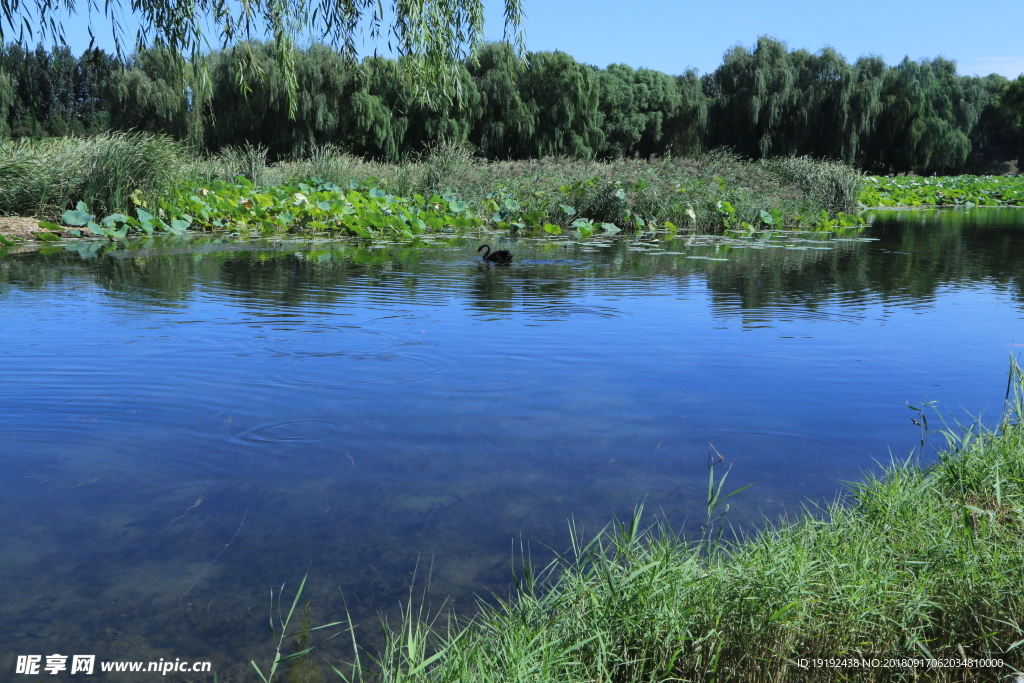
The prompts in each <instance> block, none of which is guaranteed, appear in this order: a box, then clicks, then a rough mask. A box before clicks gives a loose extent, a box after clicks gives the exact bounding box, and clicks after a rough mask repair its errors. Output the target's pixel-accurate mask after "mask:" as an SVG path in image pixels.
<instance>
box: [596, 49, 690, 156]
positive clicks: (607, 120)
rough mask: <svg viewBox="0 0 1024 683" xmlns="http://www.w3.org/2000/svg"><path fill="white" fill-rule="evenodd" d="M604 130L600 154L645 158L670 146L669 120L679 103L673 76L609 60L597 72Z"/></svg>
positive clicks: (660, 153) (663, 151) (666, 149)
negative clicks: (607, 63) (606, 66)
mask: <svg viewBox="0 0 1024 683" xmlns="http://www.w3.org/2000/svg"><path fill="white" fill-rule="evenodd" d="M597 75H598V83H599V85H600V98H599V107H598V108H599V110H600V112H601V116H602V118H603V120H602V123H601V127H602V129H603V131H604V134H605V145H604V148H603V149H602V150H601V154H602V156H608V157H612V158H621V157H629V156H638V157H641V158H645V159H646V158H648V157H650V156H652V155H654V154H658V155H664V154H665V153H666V152H667V151H669V149H670V148H671V144H672V140H671V136H670V133H671V131H670V129H669V125H668V124H669V121H670V120H671V119H672V117H673V116H674V115H676V113H677V111H678V109H679V108H680V107H681V106H682V102H683V97H682V92H681V91H680V90H679V88H678V86H677V85H676V81H675V79H673V78H672V77H671V76H669V75H668V74H665V73H662V72H660V71H653V70H651V69H633V68H632V67H629V66H626V65H625V64H610V65H609V66H608V68H607V69H602V70H600V71H598V72H597Z"/></svg>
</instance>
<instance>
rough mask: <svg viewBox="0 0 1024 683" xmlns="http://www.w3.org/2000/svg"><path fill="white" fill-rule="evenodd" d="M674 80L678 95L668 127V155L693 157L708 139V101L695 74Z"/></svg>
mask: <svg viewBox="0 0 1024 683" xmlns="http://www.w3.org/2000/svg"><path fill="white" fill-rule="evenodd" d="M674 80H675V82H676V89H677V90H678V91H679V108H678V109H676V111H675V113H674V114H673V115H672V116H670V117H669V120H668V123H667V127H668V142H669V145H668V150H667V151H668V153H670V154H673V155H675V156H693V155H696V154H699V153H700V152H701V150H702V149H703V147H704V140H705V138H706V137H707V131H708V98H707V97H706V96H705V95H704V89H703V88H702V86H701V81H700V77H698V76H697V72H696V71H695V70H693V69H690V70H688V71H687V72H686V73H685V74H682V75H680V76H676V77H675V79H674Z"/></svg>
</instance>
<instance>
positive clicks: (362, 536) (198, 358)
mask: <svg viewBox="0 0 1024 683" xmlns="http://www.w3.org/2000/svg"><path fill="white" fill-rule="evenodd" d="M1022 228H1024V212H1020V211H1012V210H990V211H982V210H975V211H971V212H944V213H943V212H900V213H890V214H878V215H877V216H876V218H875V222H874V224H873V225H872V227H870V228H869V229H867V230H865V231H863V232H862V233H859V234H849V235H842V236H833V238H832V239H825V238H823V237H820V236H814V235H810V234H798V235H794V236H790V237H788V238H785V239H781V238H776V239H773V240H769V241H765V240H763V239H759V238H754V239H747V240H739V239H737V240H732V241H731V242H730V243H724V244H723V243H717V244H716V243H712V242H711V241H709V240H705V239H694V238H679V239H676V240H673V241H671V242H662V243H658V242H657V241H655V240H651V241H646V242H644V241H637V240H634V241H633V242H630V241H628V240H618V241H612V240H608V241H601V240H591V241H589V242H587V243H584V244H573V243H568V242H563V243H555V242H549V241H544V240H529V239H521V240H518V241H514V242H509V243H507V244H503V245H502V247H503V248H509V249H511V250H512V251H513V252H514V254H515V261H514V263H513V264H512V265H511V266H508V267H493V266H492V267H488V266H484V265H481V263H480V261H479V259H477V258H476V254H475V251H474V249H475V247H476V245H477V244H478V242H476V241H473V240H471V239H469V238H468V237H467V238H459V237H446V238H438V239H434V240H429V241H426V242H421V243H417V244H390V245H377V246H376V247H367V246H359V245H355V244H352V243H349V242H344V241H335V242H324V243H317V244H298V243H289V242H282V241H279V242H260V243H228V242H219V241H216V240H209V239H192V240H191V241H182V240H168V241H150V242H136V243H132V244H130V245H122V246H121V247H117V248H100V247H99V246H98V245H96V244H93V245H89V244H87V243H80V244H77V245H69V246H67V247H64V246H58V247H48V248H45V249H42V250H38V251H33V252H26V253H8V254H7V255H6V256H4V257H3V258H0V316H2V323H0V335H2V338H0V341H2V343H0V363H2V365H0V367H2V372H3V375H2V380H0V408H2V414H3V416H4V420H3V423H4V430H3V435H2V436H0V465H2V467H3V472H4V476H3V477H2V478H0V514H2V515H3V518H4V520H5V523H4V526H3V532H2V538H0V580H2V582H3V586H4V593H5V599H4V600H3V601H2V602H0V635H2V636H3V640H4V642H5V643H6V644H7V645H6V647H5V654H4V655H3V656H2V657H0V667H5V668H4V670H9V671H12V672H13V669H14V659H15V655H17V654H44V655H45V654H52V653H55V652H57V653H63V654H74V653H78V654H96V655H97V656H98V658H100V659H131V660H156V659H159V658H160V657H163V658H169V659H174V658H175V657H181V658H183V659H184V658H190V659H209V660H212V661H213V662H214V668H215V670H216V671H217V672H218V675H219V680H221V681H226V680H250V679H251V678H252V677H251V675H250V673H249V671H250V670H249V668H248V660H249V659H250V658H254V657H255V658H258V659H260V660H261V661H263V660H267V659H269V657H270V656H271V655H272V648H271V647H270V641H269V637H268V635H267V631H266V609H267V605H268V597H269V590H270V587H271V586H279V585H280V584H281V583H282V582H286V581H287V582H289V583H291V584H294V583H296V582H297V581H298V579H300V578H301V576H302V574H303V573H304V572H305V570H306V568H307V567H310V566H311V570H310V585H309V587H308V589H307V590H308V595H309V597H311V598H312V599H313V601H314V605H313V613H314V618H315V619H316V620H321V621H322V620H327V619H330V620H334V619H338V618H341V616H342V615H343V614H344V611H343V610H344V605H343V602H342V595H344V599H345V601H347V604H348V607H349V608H350V609H351V610H352V612H353V614H354V616H355V618H356V621H357V622H358V623H359V624H360V628H361V630H362V631H363V632H364V633H365V634H366V636H367V637H369V636H371V635H372V633H373V632H374V631H375V629H376V614H377V612H378V610H389V611H391V613H394V609H395V607H396V606H397V604H398V602H399V601H400V600H402V599H404V597H405V596H406V595H407V592H408V589H409V586H410V583H411V582H412V581H413V576H414V573H415V575H416V583H417V585H420V586H421V585H423V584H425V583H426V576H427V575H428V574H429V575H430V587H431V595H432V596H433V597H432V598H431V600H432V604H433V605H434V606H435V607H438V606H440V604H441V601H442V598H444V597H446V596H448V597H450V600H449V603H448V604H449V605H450V606H454V607H455V608H456V609H458V610H459V611H460V612H462V613H470V612H471V611H472V609H473V604H474V603H473V600H474V596H475V595H488V594H489V593H491V592H492V591H494V592H497V593H500V594H505V593H506V592H507V591H508V586H509V576H510V574H509V571H510V569H509V565H510V560H511V558H512V553H513V547H514V546H515V547H516V548H518V547H519V544H520V542H522V543H523V544H524V545H528V546H529V548H530V549H531V552H532V553H533V556H534V558H535V559H543V558H546V557H549V556H550V551H549V550H547V549H546V547H549V548H554V549H556V550H562V549H564V548H566V547H567V546H568V542H569V540H568V539H569V535H568V522H569V520H570V519H572V520H574V524H575V525H576V527H577V528H578V529H579V530H580V531H581V533H583V534H584V535H589V534H592V533H594V532H595V531H596V530H597V529H599V528H600V527H601V526H603V525H604V524H606V523H608V522H609V521H610V520H611V519H612V518H613V516H616V515H618V516H620V517H621V516H628V515H629V514H630V513H631V512H632V511H633V509H634V508H635V506H636V505H637V504H638V503H640V502H643V503H644V504H645V506H646V509H647V511H648V513H649V519H650V520H651V521H653V519H654V517H655V516H658V517H662V518H665V519H667V520H668V521H669V522H671V523H672V524H673V525H675V526H676V527H677V528H679V529H681V530H684V531H689V532H693V531H694V530H695V529H696V528H697V527H699V525H700V523H701V522H703V520H704V513H705V510H704V508H705V503H706V487H707V475H708V471H707V468H706V464H707V457H708V444H709V443H711V444H713V445H714V447H715V449H717V451H718V452H719V453H721V454H722V455H723V456H724V457H725V458H726V460H727V464H731V465H732V471H731V474H730V480H729V481H730V484H734V485H735V486H736V487H738V486H742V485H745V484H748V483H751V482H753V483H754V485H753V486H752V487H751V488H749V489H747V490H746V491H745V492H743V493H742V494H740V495H739V496H737V497H736V498H734V499H732V501H733V507H732V509H731V510H730V512H729V517H730V519H732V520H733V521H734V522H736V523H738V524H743V525H756V524H758V523H759V520H760V519H761V515H762V514H764V515H768V516H769V517H772V518H776V517H778V516H779V515H780V514H784V513H787V512H788V513H793V512H796V511H799V510H800V509H801V507H802V506H803V505H805V504H806V503H807V501H824V500H830V499H832V498H833V497H834V496H835V495H837V493H838V492H839V491H840V490H841V488H842V484H841V482H842V481H844V480H856V479H859V478H860V477H861V476H862V473H863V472H865V471H866V470H869V469H872V468H874V467H875V466H876V464H877V463H878V462H886V461H888V460H889V459H890V457H891V456H896V457H900V458H905V457H907V456H909V455H910V454H911V452H912V450H913V449H914V448H915V446H916V445H917V444H918V442H919V439H920V434H919V431H918V429H917V428H916V427H915V426H914V425H913V424H912V423H911V421H910V419H909V418H910V417H911V416H912V413H911V411H910V410H908V409H907V407H906V406H907V404H908V403H909V404H916V405H919V404H922V403H924V402H926V401H939V402H940V403H941V405H942V406H943V408H944V410H945V412H947V413H953V414H954V415H955V416H956V417H959V418H961V419H967V418H968V412H969V413H971V414H978V413H982V412H984V413H985V414H986V415H988V416H990V417H994V416H995V415H997V414H998V412H999V410H1000V408H1001V405H1002V398H1003V391H1004V388H1005V378H1006V370H1007V358H1008V355H1009V353H1010V352H1011V351H1013V350H1014V349H1015V348H1019V345H1021V344H1022V343H1024V325H1022V320H1024V282H1022V279H1021V273H1022V272H1024V230H1022ZM492 243H493V238H492ZM926 457H927V456H926ZM729 488H732V486H730V487H729ZM339 589H340V590H339ZM332 653H334V654H336V651H330V652H329V654H332ZM332 656H333V655H332ZM332 675H333V674H332ZM47 678H50V677H47ZM53 678H56V679H59V678H60V677H59V676H57V677H53ZM69 678H70V677H69ZM107 678H108V679H109V680H118V679H117V677H116V676H114V675H108V676H107ZM167 680H204V679H202V678H201V677H195V678H192V679H188V678H180V679H175V678H174V676H173V675H170V676H168V677H167ZM205 680H212V677H207V679H205Z"/></svg>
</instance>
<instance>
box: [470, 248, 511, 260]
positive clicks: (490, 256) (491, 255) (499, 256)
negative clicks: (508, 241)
mask: <svg viewBox="0 0 1024 683" xmlns="http://www.w3.org/2000/svg"><path fill="white" fill-rule="evenodd" d="M485 248H486V249H487V252H486V253H484V255H483V259H484V261H487V262H488V263H512V252H511V251H509V250H508V249H500V250H498V251H491V245H489V244H481V245H480V247H479V248H478V249H477V253H479V252H480V249H485Z"/></svg>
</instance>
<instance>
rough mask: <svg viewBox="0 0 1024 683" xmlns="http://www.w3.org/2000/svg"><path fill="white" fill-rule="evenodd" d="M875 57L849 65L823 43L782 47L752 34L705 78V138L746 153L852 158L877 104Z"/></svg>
mask: <svg viewBox="0 0 1024 683" xmlns="http://www.w3.org/2000/svg"><path fill="white" fill-rule="evenodd" d="M885 70H886V66H885V63H884V62H882V61H881V60H880V59H878V58H862V59H860V60H858V61H857V63H856V64H854V65H852V66H851V65H850V64H849V63H848V62H847V61H846V60H845V59H844V58H843V56H842V55H840V54H839V53H837V52H836V51H835V50H833V49H831V48H825V49H823V50H821V51H820V52H818V53H817V54H812V53H810V52H808V51H806V50H795V51H792V52H790V51H789V49H788V48H787V47H786V45H785V43H782V42H780V41H777V40H773V39H771V38H765V37H762V38H760V39H758V41H757V46H756V47H755V48H754V50H752V51H750V50H747V49H746V48H744V47H742V46H740V47H736V48H733V49H732V50H731V51H730V52H729V53H727V54H726V56H725V60H724V62H723V64H722V66H721V67H719V68H718V69H717V70H716V71H715V72H714V74H712V75H711V76H710V77H709V78H707V79H706V80H705V90H706V92H707V93H708V95H709V96H710V97H712V99H713V103H712V113H711V118H712V126H711V130H710V131H709V138H710V142H711V143H712V144H713V145H716V146H718V145H720V146H727V147H732V148H734V149H735V150H736V151H737V152H739V153H741V154H743V155H746V156H749V157H753V158H758V157H768V156H779V155H790V156H791V155H811V156H819V157H828V158H831V159H840V160H843V161H845V162H847V163H854V162H855V161H856V160H857V158H858V155H859V153H860V150H861V146H862V143H863V140H864V137H865V136H866V135H868V134H869V133H870V132H871V131H872V130H873V127H874V123H875V117H876V116H877V114H878V113H879V112H880V105H879V92H880V78H881V75H882V74H883V73H884V72H885Z"/></svg>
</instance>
